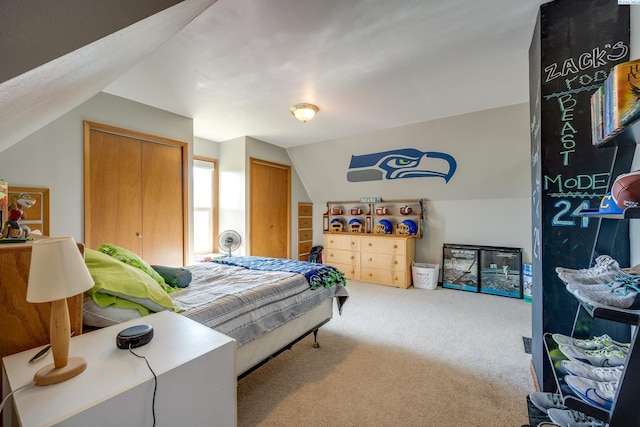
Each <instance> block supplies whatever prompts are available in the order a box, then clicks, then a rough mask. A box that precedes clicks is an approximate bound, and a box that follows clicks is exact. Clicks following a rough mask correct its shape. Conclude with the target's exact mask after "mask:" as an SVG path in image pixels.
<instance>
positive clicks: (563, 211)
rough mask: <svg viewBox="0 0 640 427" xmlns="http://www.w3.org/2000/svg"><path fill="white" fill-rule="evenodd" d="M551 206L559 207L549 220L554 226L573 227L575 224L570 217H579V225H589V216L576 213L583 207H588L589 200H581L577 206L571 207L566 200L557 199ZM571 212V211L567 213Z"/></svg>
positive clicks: (585, 226)
mask: <svg viewBox="0 0 640 427" xmlns="http://www.w3.org/2000/svg"><path fill="white" fill-rule="evenodd" d="M553 207H555V208H560V210H559V212H558V213H556V214H555V215H554V216H553V219H552V220H551V225H552V226H554V227H573V226H575V225H576V222H575V220H574V219H571V218H579V219H580V227H581V228H587V227H589V217H586V216H582V217H581V216H580V215H578V214H579V212H580V211H582V210H583V209H589V202H587V201H582V202H581V203H580V204H578V206H577V207H576V208H575V209H573V211H572V210H571V209H572V207H573V206H572V204H571V202H570V201H568V200H558V201H557V202H556V203H555V204H554V205H553ZM569 212H571V213H569Z"/></svg>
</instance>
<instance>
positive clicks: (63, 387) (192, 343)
mask: <svg viewBox="0 0 640 427" xmlns="http://www.w3.org/2000/svg"><path fill="white" fill-rule="evenodd" d="M140 324H149V325H151V326H152V327H153V330H154V331H153V332H154V336H153V339H152V340H151V342H150V343H149V344H146V345H144V346H142V347H138V348H136V349H133V351H135V352H136V353H137V354H139V355H141V356H146V357H147V359H148V361H149V364H150V365H151V368H152V369H153V370H154V372H155V373H156V375H157V377H158V389H157V394H156V400H155V414H156V425H157V426H158V427H162V426H213V425H215V426H235V425H236V376H235V366H234V363H235V362H234V361H235V340H233V339H232V338H229V337H228V336H226V335H223V334H220V333H218V332H216V331H214V330H212V329H210V328H207V327H206V326H203V325H201V324H199V323H197V322H194V321H192V320H190V319H187V318H185V317H184V316H181V315H179V314H176V313H172V312H168V311H165V312H161V313H157V314H154V315H151V316H147V317H144V318H142V319H136V320H133V321H129V322H125V323H122V324H119V325H116V326H112V327H109V328H104V329H100V330H97V331H94V332H90V333H87V334H83V335H80V336H77V337H74V338H72V339H71V346H70V351H69V356H70V357H71V356H81V357H84V358H85V360H86V361H87V365H88V366H87V369H86V370H85V371H84V372H83V373H81V374H80V375H78V376H77V377H75V378H72V379H70V380H68V381H66V382H63V383H60V384H54V385H50V386H45V387H38V386H32V387H27V388H25V389H23V390H19V391H18V392H17V393H16V394H15V395H14V396H13V397H12V398H13V399H14V400H13V405H11V404H10V403H8V404H7V405H6V406H5V408H4V427H7V426H11V425H15V424H14V423H15V422H16V421H17V422H18V423H19V424H18V425H22V426H23V427H32V426H51V425H56V426H78V427H86V426H92V427H97V426H122V427H126V426H136V427H138V426H139V427H143V426H151V425H152V424H153V417H152V398H153V388H154V380H153V375H152V374H151V372H150V371H149V368H148V367H147V364H146V363H145V361H144V359H140V358H138V357H135V356H134V355H133V354H131V353H129V351H128V350H121V349H118V348H117V347H116V335H117V334H118V332H120V331H121V330H123V329H124V328H127V327H129V326H134V325H140ZM40 348H42V347H40ZM38 350H39V348H35V349H33V350H28V351H24V352H22V353H18V354H14V355H12V356H7V357H5V358H3V372H2V383H3V387H2V390H3V394H5V395H6V394H8V393H9V392H10V391H11V390H15V389H17V388H19V387H21V386H23V385H25V384H29V383H30V382H32V381H33V374H34V373H35V372H36V371H37V370H38V369H39V368H41V367H42V366H45V365H46V364H48V363H51V362H52V357H51V355H50V354H49V355H47V356H46V357H44V358H43V359H42V360H40V361H38V362H36V363H34V364H29V363H28V361H29V359H30V358H31V357H32V356H33V355H34V354H35V353H36V352H37V351H38Z"/></svg>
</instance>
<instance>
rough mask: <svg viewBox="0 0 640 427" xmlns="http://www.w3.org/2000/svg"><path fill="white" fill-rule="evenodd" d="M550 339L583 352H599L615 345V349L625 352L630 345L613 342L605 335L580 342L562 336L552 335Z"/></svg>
mask: <svg viewBox="0 0 640 427" xmlns="http://www.w3.org/2000/svg"><path fill="white" fill-rule="evenodd" d="M551 337H552V338H553V340H554V341H555V342H557V343H558V344H564V345H567V344H569V345H572V346H574V347H580V348H584V349H585V350H599V349H601V348H604V347H611V346H613V345H615V346H616V347H619V348H620V350H622V351H625V349H626V350H628V349H629V347H630V344H628V343H621V342H618V341H615V340H614V339H612V338H611V337H610V336H609V335H607V334H604V335H600V336H598V337H593V338H591V339H586V340H581V339H577V338H573V337H570V336H567V335H562V334H553V335H551Z"/></svg>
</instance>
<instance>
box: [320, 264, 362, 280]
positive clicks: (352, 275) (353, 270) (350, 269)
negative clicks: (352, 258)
mask: <svg viewBox="0 0 640 427" xmlns="http://www.w3.org/2000/svg"><path fill="white" fill-rule="evenodd" d="M327 265H330V266H332V267H335V268H336V269H338V270H339V271H342V272H343V273H344V277H346V278H347V279H353V280H360V267H358V266H353V265H349V264H340V263H333V262H331V263H329V262H328V263H327Z"/></svg>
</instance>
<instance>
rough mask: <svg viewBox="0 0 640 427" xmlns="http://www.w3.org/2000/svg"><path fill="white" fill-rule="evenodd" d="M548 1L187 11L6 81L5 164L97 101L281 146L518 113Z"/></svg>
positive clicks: (347, 0) (305, 3) (191, 5)
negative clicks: (138, 106) (123, 102)
mask: <svg viewBox="0 0 640 427" xmlns="http://www.w3.org/2000/svg"><path fill="white" fill-rule="evenodd" d="M545 1H546V0H467V1H463V0H448V1H446V2H443V1H440V0H438V1H436V0H399V1H390V0H218V1H215V0H184V1H183V2H181V3H178V4H177V5H175V6H173V7H171V8H169V9H166V10H164V11H162V12H160V13H158V14H156V15H153V16H151V17H149V18H147V19H145V20H143V21H140V22H138V23H136V24H134V25H131V26H129V27H127V28H124V29H123V30H121V31H118V32H117V33H114V34H111V35H109V36H107V37H104V38H103V39H100V40H97V41H96V42H94V43H91V44H90V45H87V46H85V47H83V48H80V49H77V50H75V51H73V52H71V53H69V54H67V55H65V56H63V57H60V58H57V59H55V60H53V61H50V62H48V63H46V64H43V65H41V66H40V67H37V68H35V69H33V70H31V71H29V72H27V73H24V74H22V75H20V76H17V77H15V78H13V79H10V80H8V81H6V82H2V83H1V84H0V152H1V151H2V150H4V149H6V148H8V147H9V146H11V145H12V144H14V143H16V142H18V141H20V140H21V139H22V138H25V137H26V136H28V135H29V134H30V133H32V132H34V131H36V130H38V129H40V128H41V127H43V126H44V125H46V124H47V123H49V122H51V121H53V120H55V119H56V118H58V117H60V116H61V115H63V114H65V113H67V112H68V111H70V110H71V109H73V108H75V107H76V106H77V105H79V104H81V103H83V102H85V101H86V100H88V99H90V98H91V97H93V96H95V95H96V94H97V93H99V92H100V91H102V90H104V91H105V92H108V93H111V94H114V95H118V96H121V97H124V98H128V99H131V100H134V101H138V102H142V103H144V104H148V105H151V106H154V107H157V108H161V109H164V110H167V111H171V112H174V113H177V114H181V115H183V116H186V117H190V118H193V120H194V135H195V136H197V137H201V138H205V139H210V140H213V141H225V140H229V139H233V138H236V137H241V136H251V137H254V138H257V139H260V140H262V141H266V142H270V143H272V144H275V145H279V146H282V147H292V146H296V145H302V144H309V143H313V142H319V141H327V140H334V139H338V138H341V137H346V136H349V135H356V134H362V133H366V132H371V131H375V130H379V129H386V128H391V127H396V126H402V125H406V124H410V123H417V122H423V121H427V120H430V119H435V118H441V117H449V116H454V115H458V114H463V113H467V112H472V111H478V110H484V109H488V108H494V107H501V106H505V105H512V104H517V103H522V102H526V101H527V100H528V49H529V45H530V42H531V37H532V34H533V28H534V25H535V21H536V16H537V13H538V8H539V5H540V4H542V3H544V2H545ZM25 24H28V23H25ZM16 28H19V27H16ZM299 102H310V103H313V104H316V105H318V106H319V107H320V112H319V114H318V116H317V117H316V118H315V119H314V120H312V121H310V122H308V123H302V122H299V121H297V120H296V119H294V118H293V116H292V115H291V114H290V113H289V107H290V106H291V105H293V104H295V103H299Z"/></svg>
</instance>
